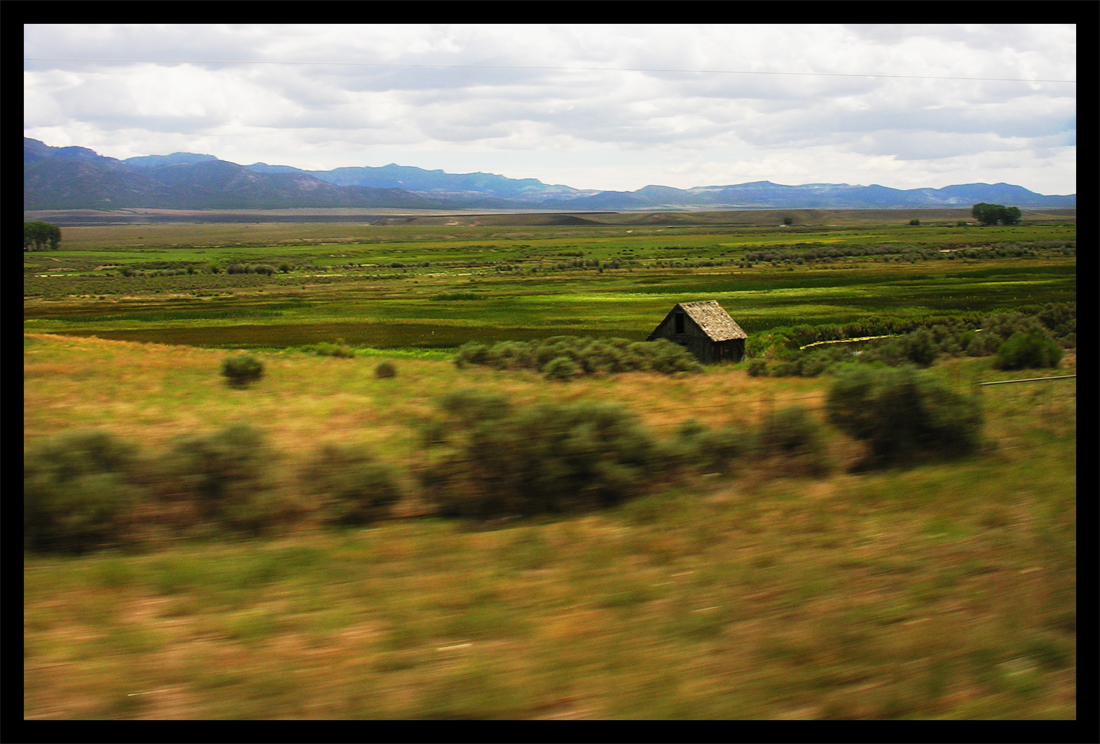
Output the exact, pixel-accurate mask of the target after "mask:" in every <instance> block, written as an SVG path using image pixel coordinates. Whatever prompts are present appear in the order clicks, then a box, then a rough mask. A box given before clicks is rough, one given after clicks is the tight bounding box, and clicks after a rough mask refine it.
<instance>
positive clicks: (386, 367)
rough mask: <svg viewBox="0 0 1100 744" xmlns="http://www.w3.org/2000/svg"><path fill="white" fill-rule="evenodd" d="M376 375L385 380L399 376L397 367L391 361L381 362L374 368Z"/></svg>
mask: <svg viewBox="0 0 1100 744" xmlns="http://www.w3.org/2000/svg"><path fill="white" fill-rule="evenodd" d="M374 376H375V377H377V378H378V379H380V380H385V379H388V378H390V377H396V376H397V367H396V366H394V363H393V362H391V361H388V360H387V361H384V362H379V363H378V366H377V367H375V368H374Z"/></svg>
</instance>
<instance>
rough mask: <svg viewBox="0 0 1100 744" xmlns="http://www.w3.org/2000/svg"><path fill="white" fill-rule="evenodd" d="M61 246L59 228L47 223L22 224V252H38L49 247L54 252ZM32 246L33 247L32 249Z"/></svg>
mask: <svg viewBox="0 0 1100 744" xmlns="http://www.w3.org/2000/svg"><path fill="white" fill-rule="evenodd" d="M60 244H61V228H60V227H58V226H57V225H51V224H50V223H48V222H24V223H23V250H24V251H30V250H35V251H40V250H43V249H44V248H45V247H46V246H49V249H50V250H51V251H56V250H57V249H58V246H60ZM32 246H33V247H32Z"/></svg>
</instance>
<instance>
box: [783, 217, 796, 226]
mask: <svg viewBox="0 0 1100 744" xmlns="http://www.w3.org/2000/svg"><path fill="white" fill-rule="evenodd" d="M783 224H784V225H793V224H794V220H793V219H791V218H790V217H784V218H783Z"/></svg>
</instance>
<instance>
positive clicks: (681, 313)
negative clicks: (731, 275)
mask: <svg viewBox="0 0 1100 744" xmlns="http://www.w3.org/2000/svg"><path fill="white" fill-rule="evenodd" d="M659 338H666V339H668V340H669V341H671V342H673V343H674V344H679V345H680V346H683V347H685V348H687V350H688V351H690V352H691V353H692V354H694V355H695V358H696V359H698V360H699V361H700V362H702V363H703V364H710V363H712V362H739V361H741V360H742V359H744V358H745V339H746V338H748V335H747V334H746V333H745V332H744V331H743V330H741V326H739V325H737V323H735V322H733V318H731V317H730V316H729V313H727V312H726V311H725V310H724V309H722V306H721V305H719V304H718V303H717V302H715V301H714V300H706V301H704V302H681V303H680V304H678V305H676V307H674V308H672V311H671V312H669V314H668V315H666V316H665V319H664V320H662V321H661V323H660V325H658V326H657V328H656V329H654V331H653V333H651V334H649V338H647V339H646V341H656V340H657V339H659Z"/></svg>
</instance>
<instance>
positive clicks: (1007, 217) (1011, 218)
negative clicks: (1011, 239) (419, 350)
mask: <svg viewBox="0 0 1100 744" xmlns="http://www.w3.org/2000/svg"><path fill="white" fill-rule="evenodd" d="M970 214H972V215H973V216H974V219H976V220H977V221H978V222H980V223H982V224H983V225H996V224H997V223H1000V224H1002V225H1018V224H1020V208H1019V207H1005V206H1002V205H1000V204H986V203H985V202H982V203H981V204H975V205H974V207H973V208H972V209H971V210H970Z"/></svg>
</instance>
